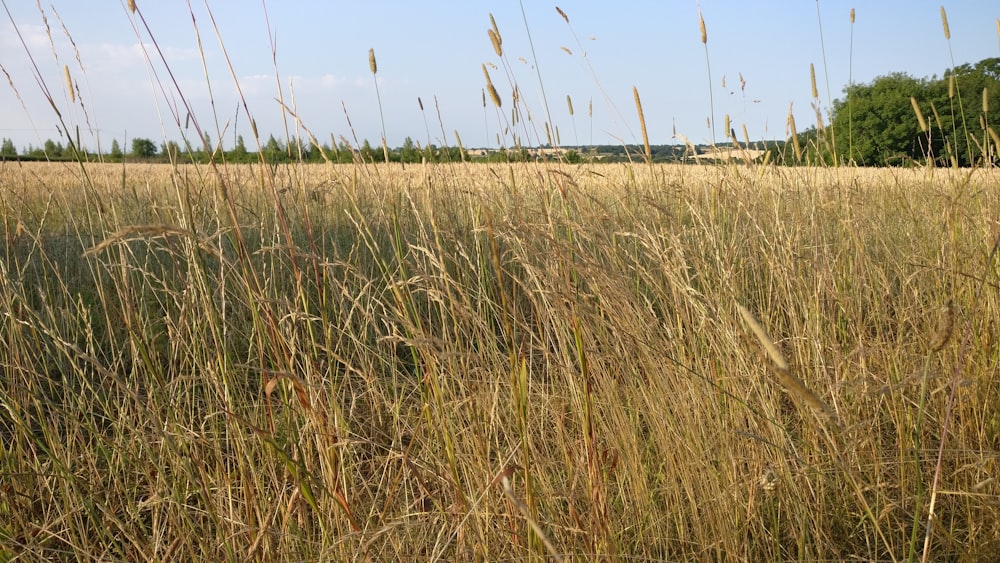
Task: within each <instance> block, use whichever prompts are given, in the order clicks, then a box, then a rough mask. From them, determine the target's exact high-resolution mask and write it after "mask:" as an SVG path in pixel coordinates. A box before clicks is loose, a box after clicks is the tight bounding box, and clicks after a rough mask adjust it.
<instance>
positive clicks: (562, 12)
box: [556, 6, 569, 23]
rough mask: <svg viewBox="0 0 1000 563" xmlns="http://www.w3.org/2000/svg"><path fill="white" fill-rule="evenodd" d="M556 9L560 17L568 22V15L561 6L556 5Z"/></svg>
mask: <svg viewBox="0 0 1000 563" xmlns="http://www.w3.org/2000/svg"><path fill="white" fill-rule="evenodd" d="M556 11H557V12H559V15H560V16H562V19H564V20H566V23H569V16H567V15H566V12H564V11H562V8H560V7H559V6H556Z"/></svg>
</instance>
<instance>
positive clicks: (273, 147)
mask: <svg viewBox="0 0 1000 563" xmlns="http://www.w3.org/2000/svg"><path fill="white" fill-rule="evenodd" d="M263 152H264V158H265V159H267V161H268V162H283V161H285V160H287V159H286V157H285V147H283V146H282V145H281V142H280V141H278V140H277V139H275V138H274V135H271V136H269V137H268V138H267V143H265V144H264V148H263Z"/></svg>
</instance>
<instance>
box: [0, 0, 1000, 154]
mask: <svg viewBox="0 0 1000 563" xmlns="http://www.w3.org/2000/svg"><path fill="white" fill-rule="evenodd" d="M2 3H3V7H4V8H5V11H2V12H0V66H2V67H3V71H4V72H5V73H6V74H7V75H9V77H10V81H11V82H12V84H13V88H12V87H10V85H9V84H8V83H7V80H3V81H2V83H0V137H4V138H10V139H12V140H14V142H15V144H16V145H17V146H18V148H19V149H21V148H23V147H25V146H27V145H28V144H32V145H35V146H39V145H41V144H42V142H43V141H44V140H45V139H47V138H52V139H56V140H59V139H60V133H59V131H58V129H57V128H58V126H59V121H58V119H57V116H56V113H55V111H53V109H52V107H51V106H50V104H49V102H48V101H47V100H46V97H45V95H44V94H43V91H42V86H40V85H41V84H44V85H45V87H47V88H48V91H49V92H50V93H51V96H52V101H53V102H54V104H55V105H56V107H57V108H58V110H59V112H60V113H61V114H62V116H63V120H64V122H65V123H66V125H67V126H68V127H69V128H70V129H71V130H75V128H76V127H77V126H79V127H80V136H81V140H82V142H83V144H84V145H85V146H87V147H88V148H94V147H96V145H97V142H98V139H99V141H100V143H101V145H102V147H103V148H104V149H105V150H107V148H108V147H109V146H110V143H111V140H112V139H117V140H118V141H119V142H120V143H122V146H123V147H127V146H128V143H129V142H130V140H131V139H132V138H135V137H146V138H150V139H153V140H155V141H157V142H158V143H159V142H162V141H163V140H164V139H167V140H180V138H181V134H182V132H184V133H186V134H187V135H189V136H191V137H194V136H195V133H193V130H194V127H193V125H192V124H191V122H190V121H189V120H188V118H187V112H186V110H174V109H172V108H178V107H180V105H181V99H182V97H183V98H184V99H186V100H187V101H188V103H189V104H190V106H191V108H192V111H193V115H194V117H195V119H196V120H197V122H198V124H199V125H200V126H201V127H202V128H203V129H204V130H205V131H208V132H209V133H210V135H211V136H212V137H213V138H216V139H217V138H219V137H221V138H222V139H223V143H224V145H225V146H226V147H231V146H232V144H233V140H234V138H235V136H236V135H237V134H242V135H243V136H244V137H245V139H246V143H247V145H248V147H250V148H251V149H252V148H253V146H254V145H253V141H252V139H251V135H250V128H249V125H248V124H249V120H248V119H247V115H246V112H245V111H244V110H243V108H242V107H241V106H240V105H239V103H238V100H239V98H238V96H237V94H236V87H235V83H237V82H238V84H239V87H240V88H241V89H242V92H243V95H244V97H245V99H246V103H247V106H248V108H249V111H250V113H251V115H252V116H253V118H254V120H255V122H256V124H257V128H258V130H259V131H260V133H261V135H262V137H263V138H264V139H265V140H266V138H267V135H268V134H274V135H275V137H277V138H279V139H284V138H285V135H286V133H285V131H286V125H285V121H283V116H282V111H281V108H280V106H279V104H278V102H276V101H275V98H277V97H278V96H279V94H278V90H279V87H280V88H281V90H282V93H283V97H284V99H285V102H286V104H287V105H289V106H291V105H292V96H293V94H294V105H295V108H296V110H297V114H298V115H299V116H300V118H301V121H302V123H304V124H305V126H306V127H308V128H309V130H311V131H312V132H313V133H314V134H315V136H316V137H317V138H319V140H320V141H326V142H328V141H329V140H330V138H331V135H332V136H333V137H334V138H337V139H339V138H340V137H341V136H343V137H345V138H347V139H351V140H352V142H353V139H354V134H352V132H351V128H350V127H349V126H348V122H347V118H345V111H344V108H345V107H346V113H347V115H348V116H349V118H350V123H351V126H353V129H354V132H355V134H356V136H357V138H358V139H369V140H370V141H371V142H372V144H373V145H374V146H377V145H378V143H379V140H380V139H381V135H382V125H381V119H380V116H379V108H378V102H377V99H376V90H375V84H374V79H373V77H372V75H371V72H370V70H369V67H368V49H369V48H374V49H375V53H376V57H377V60H378V75H377V76H378V81H379V83H378V88H379V92H380V94H381V99H382V107H383V109H382V112H383V115H384V120H385V129H386V136H387V140H388V144H389V145H390V146H398V145H400V144H402V142H403V139H404V137H407V136H409V137H412V138H413V140H414V141H416V142H419V143H421V144H426V143H428V142H431V143H434V144H438V145H442V144H449V145H454V144H455V138H454V131H456V130H457V131H458V132H459V133H460V134H461V137H462V142H463V145H464V146H466V147H479V146H495V145H496V144H497V135H498V134H503V129H504V128H505V127H507V126H508V123H509V122H510V119H511V114H510V110H511V96H512V82H511V80H510V79H509V78H508V76H512V77H513V79H514V80H515V81H516V83H517V84H518V85H519V89H520V93H521V97H522V103H523V107H524V108H525V109H526V110H527V111H528V112H530V114H531V116H532V119H531V121H529V122H522V123H521V124H520V125H519V126H518V131H519V132H520V135H521V140H522V142H523V143H524V144H536V143H537V141H538V139H541V140H542V141H544V140H545V133H544V125H543V124H544V122H545V105H546V104H544V103H543V98H542V88H544V92H545V95H546V96H545V99H546V100H547V102H548V104H547V105H548V109H549V112H550V113H551V116H552V121H553V122H554V123H555V125H556V126H557V127H558V130H559V140H560V141H561V144H563V145H575V144H589V143H591V142H593V143H596V144H617V143H620V142H622V141H624V142H628V143H633V142H641V137H640V132H639V125H638V123H639V122H638V118H637V116H636V110H635V106H634V103H633V98H632V88H633V86H635V87H636V88H637V89H638V91H639V94H640V96H641V98H642V104H643V109H644V112H645V116H646V122H647V127H648V129H649V136H650V141H651V142H652V143H654V144H658V143H671V142H677V139H676V138H675V137H674V136H673V135H674V131H675V128H676V131H677V133H680V134H682V135H684V136H685V137H687V138H688V139H690V140H691V141H693V142H695V143H703V142H709V141H711V140H712V131H711V130H710V128H709V127H708V125H707V119H708V117H709V115H710V105H709V95H708V91H709V75H708V69H707V67H706V62H705V50H704V46H703V45H702V43H701V40H700V33H699V28H698V9H699V7H698V3H696V2H695V1H694V0H690V1H689V0H684V1H674V0H666V1H633V2H624V3H615V5H614V6H612V4H611V3H609V2H597V1H593V2H579V1H578V2H572V1H569V0H558V1H557V2H538V1H535V0H524V2H523V6H524V14H523V15H522V11H521V4H520V3H518V2H513V1H509V0H507V1H481V2H480V1H476V2H473V1H467V0H445V1H434V2H413V1H408V2H401V1H395V0H394V1H382V2H342V1H326V2H321V1H318V0H282V1H275V0H271V1H265V2H259V1H257V2H254V1H249V0H244V1H239V2H237V1H235V0H231V1H225V2H224V1H220V0H208V1H207V3H206V1H205V0H192V1H191V2H190V8H189V5H188V3H186V2H179V1H159V0H158V1H155V2H154V1H144V0H137V1H136V3H137V5H138V8H139V12H140V13H141V15H142V17H143V19H144V20H145V24H148V26H149V29H148V30H147V29H146V27H145V24H143V22H142V20H140V19H139V17H138V16H137V15H134V14H130V13H129V11H128V9H127V4H126V2H125V1H122V0H118V1H97V0H95V1H87V2H81V1H78V0H72V1H70V0H50V1H49V2H42V3H41V6H42V10H44V16H45V18H46V19H47V21H48V26H49V29H50V30H51V31H50V33H48V32H47V31H46V27H45V23H44V22H43V17H42V12H41V11H40V10H39V7H38V4H37V3H36V2H33V1H30V0H3V2H2ZM206 4H207V7H206ZM556 6H560V7H561V8H562V9H563V11H564V12H565V13H566V14H567V16H568V17H569V25H567V24H566V22H565V21H564V20H563V19H562V17H561V16H560V15H559V14H558V13H557V12H556V10H555V7H556ZM940 6H941V2H940V1H939V0H938V1H935V2H928V1H922V0H908V1H904V0H879V1H877V2H874V1H869V2H860V1H856V2H845V1H839V0H836V1H834V0H822V1H819V2H816V1H812V0H780V1H779V0H773V1H765V0H761V1H743V0H740V1H736V0H727V1H724V2H723V1H716V0H702V2H701V6H700V7H701V11H702V13H703V15H704V18H705V22H706V26H707V31H708V50H709V56H710V58H711V71H712V76H711V83H712V88H713V90H714V108H715V121H716V138H718V139H719V140H720V141H721V140H723V137H724V136H725V135H724V133H723V131H722V127H723V120H724V116H725V115H726V114H729V116H730V118H731V120H732V124H733V126H734V128H735V129H736V130H737V131H738V132H739V131H740V130H741V126H742V125H744V124H745V125H746V127H747V130H748V133H749V136H750V138H751V140H758V139H773V138H785V136H786V117H787V115H788V109H789V104H792V107H793V108H794V112H795V118H796V123H797V124H798V127H799V129H803V128H805V127H807V126H808V125H810V124H813V123H815V113H814V111H813V109H812V105H811V104H812V99H811V94H810V81H809V65H810V63H813V64H815V65H816V73H817V80H818V86H819V91H820V99H821V106H822V108H823V109H824V111H825V110H826V108H827V107H828V98H827V91H829V93H830V96H831V97H832V98H837V97H839V96H841V95H842V90H843V88H844V86H846V85H847V84H848V82H849V80H850V78H851V76H852V75H853V80H854V81H855V82H868V81H871V80H872V79H873V78H875V77H876V76H879V75H884V74H887V73H890V72H894V71H902V72H906V73H909V74H911V75H913V76H917V77H925V76H931V75H940V74H941V73H942V72H943V71H944V70H945V69H946V68H948V67H949V66H951V58H950V55H949V45H948V43H947V42H946V41H945V38H944V34H943V31H942V26H941V18H940ZM817 7H818V12H817ZM852 7H853V8H855V10H856V23H855V25H854V27H853V58H852V57H851V52H852V51H851V47H850V45H851V41H852V39H851V38H852V27H851V24H850V20H849V13H850V10H851V8H852ZM265 8H266V11H267V14H266V17H265ZM945 8H946V10H947V12H948V19H949V24H950V29H951V50H952V52H953V53H954V58H955V62H956V63H957V64H961V63H964V62H975V61H978V60H981V59H984V58H987V57H1000V38H998V31H997V23H996V22H997V18H1000V4H998V3H997V2H996V1H995V0H963V1H961V2H957V1H953V2H948V3H945ZM209 9H210V10H211V15H212V16H213V17H214V20H215V23H216V25H217V27H218V33H219V34H220V36H221V41H222V43H223V44H224V46H225V49H226V50H227V52H228V55H229V57H230V61H231V64H232V71H233V73H235V76H236V81H235V82H234V79H233V77H232V75H231V73H230V70H229V66H227V63H226V60H225V57H224V56H223V52H222V49H221V48H220V42H219V38H218V37H217V36H216V30H215V28H213V25H212V21H211V18H210V17H209ZM8 13H9V17H8ZM490 13H492V14H493V16H494V18H495V20H496V23H497V25H498V27H499V29H500V33H501V36H502V38H503V48H504V51H505V53H504V55H505V61H501V60H500V59H499V58H498V57H497V56H496V54H495V53H494V51H493V48H492V46H491V44H490V41H489V38H488V36H487V29H489V27H490V20H489V14H490ZM192 16H193V18H192ZM818 17H819V18H821V19H822V32H823V39H824V42H825V49H826V63H827V65H828V66H827V68H826V69H825V70H824V64H823V54H822V45H821V41H820V34H819V29H820V28H819V22H818V21H817V18H818ZM268 20H269V21H270V30H271V34H272V37H273V39H274V46H275V48H276V61H277V65H276V67H277V78H276V71H275V63H274V61H273V60H272V53H271V44H270V41H269V36H268V23H267V22H268ZM525 20H527V26H528V30H530V33H531V38H532V40H533V43H534V53H535V55H536V56H537V59H536V58H535V57H534V56H533V55H532V50H531V46H530V44H529V41H528V35H527V33H526V26H525ZM63 24H64V25H65V29H66V30H68V35H67V33H66V32H65V31H64V30H63ZM195 24H196V25H197V28H198V32H200V36H201V42H202V51H201V52H200V51H199V49H198V43H197V39H196V35H195ZM15 26H16V30H17V31H19V33H20V38H19V37H18V35H17V33H15ZM50 37H51V41H50ZM21 38H23V42H24V44H22V39H21ZM70 39H72V42H71V40H70ZM154 40H155V43H156V45H158V47H159V49H160V50H161V51H162V53H163V56H164V57H165V59H166V63H167V66H168V67H169V71H170V73H168V72H167V71H166V68H165V66H164V63H163V61H161V60H160V55H159V54H158V53H157V51H156V48H155V47H154V45H153V42H154ZM74 44H75V48H74ZM25 45H26V46H27V48H25ZM564 48H565V49H564ZM567 50H568V51H569V52H567ZM29 53H30V57H29ZM77 53H79V61H78V60H77ZM144 53H145V54H144ZM202 53H203V55H204V57H202ZM32 60H33V61H34V64H35V65H37V69H38V72H37V79H36V73H35V70H34V67H33V64H32ZM203 60H204V65H203ZM483 64H492V65H495V67H496V68H495V69H490V74H491V76H492V81H493V83H494V84H495V85H496V87H497V90H498V92H499V94H500V96H501V98H502V99H503V108H502V109H501V110H500V111H499V112H498V111H497V110H496V109H495V108H494V107H493V105H492V102H490V101H489V100H488V99H487V107H486V108H485V110H484V108H483V103H482V95H483V88H484V86H485V79H484V77H483V73H482V65H483ZM504 64H506V65H507V66H506V67H505V66H504ZM536 64H537V70H538V71H540V74H541V80H542V83H541V84H542V86H541V87H540V86H539V79H538V76H537V74H536ZM64 65H65V66H68V67H69V71H70V74H71V75H72V77H73V80H74V81H75V82H76V83H77V85H78V88H79V91H80V97H79V98H77V99H76V100H75V102H74V101H72V100H71V99H70V96H69V94H68V92H67V88H66V85H65V78H64V69H63V67H64ZM206 69H207V70H206ZM505 69H509V73H510V74H508V71H507V70H505ZM849 71H850V72H849ZM206 73H207V79H206ZM171 74H172V76H173V80H176V84H177V86H176V87H175V86H174V84H173V81H172V79H171ZM740 74H742V76H743V78H744V80H745V88H742V89H741V85H740V78H739V76H740ZM826 76H829V83H827V79H826ZM4 78H6V77H4ZM723 80H725V86H724V87H723ZM161 84H162V86H161ZM209 87H210V88H211V94H209ZM15 90H16V92H15ZM567 95H568V96H570V97H571V99H572V102H573V106H574V116H572V117H571V116H570V115H569V110H568V107H567V101H566V97H567ZM418 98H420V100H421V101H422V102H423V105H424V110H425V111H424V112H421V110H420V107H419V106H418V101H417V100H418ZM435 98H436V99H437V106H438V107H439V108H440V123H439V118H438V115H437V113H436V112H435V109H434V108H435ZM213 100H214V105H213V103H212V102H213ZM591 102H592V104H593V118H591V117H590V115H589V109H588V108H589V105H590V104H591ZM213 109H214V112H213ZM175 113H176V114H177V115H178V116H179V117H175V116H174V114H175ZM425 118H426V121H425ZM177 121H180V126H178V124H177ZM442 124H443V127H442ZM295 125H296V123H295V120H294V119H291V118H289V119H288V120H287V127H288V130H289V131H290V132H291V134H293V135H294V132H295ZM525 125H527V126H528V129H525ZM185 126H186V127H187V128H186V129H185ZM442 128H443V130H444V133H442ZM740 136H742V134H740ZM501 141H502V142H505V143H506V144H510V143H511V142H512V139H511V136H510V135H507V136H506V137H505V138H503V139H501ZM64 144H65V143H64Z"/></svg>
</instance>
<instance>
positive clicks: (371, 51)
mask: <svg viewBox="0 0 1000 563" xmlns="http://www.w3.org/2000/svg"><path fill="white" fill-rule="evenodd" d="M368 68H370V69H372V74H377V73H378V64H377V63H376V62H375V49H368Z"/></svg>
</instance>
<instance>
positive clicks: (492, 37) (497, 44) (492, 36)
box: [486, 29, 503, 57]
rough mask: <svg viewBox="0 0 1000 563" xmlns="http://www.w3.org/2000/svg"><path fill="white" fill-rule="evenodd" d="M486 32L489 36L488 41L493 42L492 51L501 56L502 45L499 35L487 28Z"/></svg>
mask: <svg viewBox="0 0 1000 563" xmlns="http://www.w3.org/2000/svg"><path fill="white" fill-rule="evenodd" d="M486 33H487V34H488V35H489V36H490V43H492V44H493V51H494V52H495V53H496V54H497V56H498V57H502V56H503V47H502V46H501V45H500V36H499V35H497V32H495V31H493V30H492V29H487V30H486Z"/></svg>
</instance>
